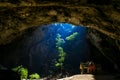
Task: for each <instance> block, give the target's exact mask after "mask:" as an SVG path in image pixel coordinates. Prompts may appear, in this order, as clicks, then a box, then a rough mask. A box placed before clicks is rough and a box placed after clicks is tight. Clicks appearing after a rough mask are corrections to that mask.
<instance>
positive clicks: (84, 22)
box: [0, 0, 120, 71]
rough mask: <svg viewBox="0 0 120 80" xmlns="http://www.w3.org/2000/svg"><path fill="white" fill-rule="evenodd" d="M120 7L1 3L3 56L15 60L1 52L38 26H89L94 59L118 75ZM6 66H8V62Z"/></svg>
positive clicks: (112, 3)
mask: <svg viewBox="0 0 120 80" xmlns="http://www.w3.org/2000/svg"><path fill="white" fill-rule="evenodd" d="M119 3H120V1H119V0H109V1H106V0H105V1H104V0H102V1H101V0H90V2H89V1H88V0H85V1H83V0H80V1H79V0H71V1H68V0H66V1H64V2H63V1H54V0H53V1H47V0H46V1H42V0H41V1H38V0H35V1H34V0H30V1H26V2H25V1H20V0H18V1H16V2H14V1H13V0H8V1H4V0H2V1H1V2H0V54H1V55H4V56H7V55H11V56H14V55H15V53H13V54H9V53H6V54H4V52H2V50H3V49H4V47H6V46H9V45H10V44H11V43H14V41H17V42H19V40H21V38H22V36H23V35H24V34H25V33H26V32H28V33H31V32H32V31H34V29H35V28H36V26H39V25H44V24H50V23H55V22H67V23H71V24H74V25H80V26H86V27H87V28H88V40H89V42H90V44H91V46H92V47H91V59H92V60H93V61H94V62H96V63H100V64H102V63H103V62H105V63H106V65H105V64H102V65H103V66H104V67H106V68H107V67H109V66H111V67H114V68H115V69H116V70H117V71H118V70H119V68H120V63H119V62H120V5H119ZM15 44H16V43H15ZM99 53H100V54H99ZM101 55H102V56H101ZM103 56H104V57H103ZM17 57H19V56H17ZM21 57H22V56H21ZM6 58H7V57H6ZM101 59H102V61H101ZM1 61H2V60H1ZM5 62H6V63H7V59H5ZM108 64H110V65H108ZM106 68H105V69H106Z"/></svg>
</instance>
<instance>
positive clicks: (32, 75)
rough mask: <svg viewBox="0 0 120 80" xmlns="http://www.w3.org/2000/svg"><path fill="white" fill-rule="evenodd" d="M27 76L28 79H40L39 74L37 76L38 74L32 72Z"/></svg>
mask: <svg viewBox="0 0 120 80" xmlns="http://www.w3.org/2000/svg"><path fill="white" fill-rule="evenodd" d="M29 78H30V80H32V79H40V76H39V74H37V73H34V74H31V75H29Z"/></svg>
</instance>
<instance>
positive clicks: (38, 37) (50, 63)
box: [24, 23, 90, 76]
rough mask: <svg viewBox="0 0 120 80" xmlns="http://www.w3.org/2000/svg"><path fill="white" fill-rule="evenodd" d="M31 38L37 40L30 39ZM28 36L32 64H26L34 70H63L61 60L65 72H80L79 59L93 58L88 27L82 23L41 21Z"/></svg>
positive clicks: (47, 72) (51, 72)
mask: <svg viewBox="0 0 120 80" xmlns="http://www.w3.org/2000/svg"><path fill="white" fill-rule="evenodd" d="M31 38H32V39H34V41H33V40H32V41H30V40H31ZM28 40H29V42H26V43H27V44H29V46H28V47H29V50H28V51H29V56H28V62H26V64H28V63H29V64H28V65H26V66H28V67H29V69H30V71H31V72H38V71H39V72H40V73H42V74H46V75H49V74H54V73H60V64H62V67H63V70H62V71H63V73H65V74H66V73H71V74H77V73H80V70H79V65H80V62H86V61H89V60H90V57H89V54H90V50H89V44H88V42H87V28H86V27H83V26H75V25H72V24H69V23H52V24H47V25H42V26H40V27H38V28H37V29H36V30H35V31H34V33H33V34H32V36H31V37H30V39H29V38H28ZM30 46H31V47H30ZM64 53H65V54H64ZM60 55H65V56H60ZM24 60H26V58H25V59H24ZM60 60H61V61H60ZM43 76H44V75H43Z"/></svg>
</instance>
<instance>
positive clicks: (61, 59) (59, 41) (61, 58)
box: [55, 34, 66, 73]
mask: <svg viewBox="0 0 120 80" xmlns="http://www.w3.org/2000/svg"><path fill="white" fill-rule="evenodd" d="M64 43H65V41H64V39H62V38H61V35H60V34H57V38H56V47H57V50H58V53H59V55H58V56H59V59H58V60H57V61H55V66H56V67H60V68H61V73H62V68H63V62H64V60H65V55H66V53H65V52H64V50H63V48H62V47H61V46H62V44H64Z"/></svg>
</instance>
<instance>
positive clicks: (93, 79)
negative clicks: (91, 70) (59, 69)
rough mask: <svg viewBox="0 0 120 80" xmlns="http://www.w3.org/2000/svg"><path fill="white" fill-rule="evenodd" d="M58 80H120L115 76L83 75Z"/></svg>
mask: <svg viewBox="0 0 120 80" xmlns="http://www.w3.org/2000/svg"><path fill="white" fill-rule="evenodd" d="M58 80H120V79H115V76H113V75H92V74H83V75H74V76H71V77H66V78H63V79H58Z"/></svg>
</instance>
